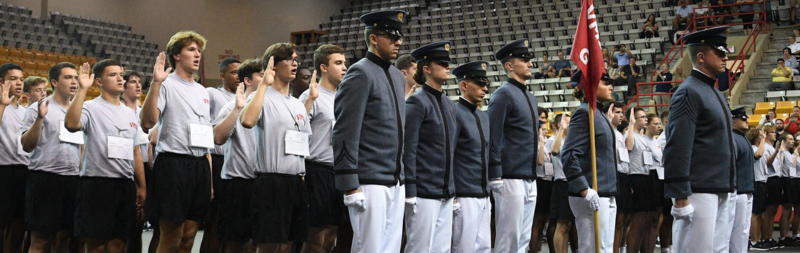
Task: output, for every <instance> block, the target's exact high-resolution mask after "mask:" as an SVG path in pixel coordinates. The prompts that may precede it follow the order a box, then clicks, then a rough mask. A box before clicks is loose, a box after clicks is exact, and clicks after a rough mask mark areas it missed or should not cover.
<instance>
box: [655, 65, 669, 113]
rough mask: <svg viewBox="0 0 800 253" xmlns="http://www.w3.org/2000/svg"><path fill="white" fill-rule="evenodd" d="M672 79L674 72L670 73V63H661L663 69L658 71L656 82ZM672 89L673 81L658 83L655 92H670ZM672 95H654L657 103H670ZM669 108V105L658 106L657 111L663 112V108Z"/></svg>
mask: <svg viewBox="0 0 800 253" xmlns="http://www.w3.org/2000/svg"><path fill="white" fill-rule="evenodd" d="M670 81H672V73H669V64H664V65H661V71H659V72H658V73H656V82H670ZM671 89H672V84H671V83H659V84H656V92H655V93H669V92H670V90H671ZM671 97H672V96H670V95H656V96H654V97H653V99H654V100H655V103H656V105H663V104H669V101H670V99H671ZM659 109H661V110H666V109H669V108H668V107H656V113H661V110H659Z"/></svg>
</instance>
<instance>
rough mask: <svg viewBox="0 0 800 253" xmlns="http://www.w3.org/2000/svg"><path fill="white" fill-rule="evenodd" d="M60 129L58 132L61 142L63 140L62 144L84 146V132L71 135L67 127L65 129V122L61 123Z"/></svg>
mask: <svg viewBox="0 0 800 253" xmlns="http://www.w3.org/2000/svg"><path fill="white" fill-rule="evenodd" d="M58 127H59V129H60V130H59V131H58V139H59V140H61V141H62V142H67V143H72V144H78V145H83V131H77V132H74V133H71V132H70V131H69V130H67V128H66V127H64V121H63V120H62V121H61V122H60V123H58Z"/></svg>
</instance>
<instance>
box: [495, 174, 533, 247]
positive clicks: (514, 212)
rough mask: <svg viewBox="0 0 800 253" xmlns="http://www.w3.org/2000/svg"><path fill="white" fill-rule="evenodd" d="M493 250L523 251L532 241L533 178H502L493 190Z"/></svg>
mask: <svg viewBox="0 0 800 253" xmlns="http://www.w3.org/2000/svg"><path fill="white" fill-rule="evenodd" d="M493 194H494V204H495V212H494V215H495V230H496V234H495V244H494V252H495V253H511V252H517V253H523V252H526V250H527V248H528V244H530V242H531V230H532V228H533V211H535V210H536V181H535V180H527V179H526V180H523V179H503V188H502V189H501V190H500V192H494V193H493Z"/></svg>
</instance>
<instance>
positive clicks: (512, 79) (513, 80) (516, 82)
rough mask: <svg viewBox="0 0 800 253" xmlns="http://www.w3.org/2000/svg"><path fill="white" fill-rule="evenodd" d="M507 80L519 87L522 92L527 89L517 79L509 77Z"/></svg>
mask: <svg viewBox="0 0 800 253" xmlns="http://www.w3.org/2000/svg"><path fill="white" fill-rule="evenodd" d="M507 82H508V83H510V84H513V85H514V86H517V88H519V89H520V90H522V91H523V92H525V91H527V90H528V88H527V87H525V84H522V83H520V82H519V81H517V79H514V78H509V79H508V81H507Z"/></svg>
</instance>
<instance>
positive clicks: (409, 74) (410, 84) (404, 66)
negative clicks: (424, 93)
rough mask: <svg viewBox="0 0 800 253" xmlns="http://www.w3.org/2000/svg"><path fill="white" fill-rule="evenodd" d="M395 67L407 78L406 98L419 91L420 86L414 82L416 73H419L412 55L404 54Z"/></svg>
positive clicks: (395, 63)
mask: <svg viewBox="0 0 800 253" xmlns="http://www.w3.org/2000/svg"><path fill="white" fill-rule="evenodd" d="M394 66H395V67H397V69H399V70H400V72H402V73H403V76H405V77H406V98H408V96H411V94H414V92H415V91H417V88H418V87H419V85H418V84H417V82H415V81H414V72H416V71H417V61H416V60H414V57H411V55H410V54H404V55H402V56H400V57H398V58H397V60H396V61H395V62H394Z"/></svg>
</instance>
